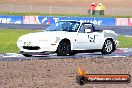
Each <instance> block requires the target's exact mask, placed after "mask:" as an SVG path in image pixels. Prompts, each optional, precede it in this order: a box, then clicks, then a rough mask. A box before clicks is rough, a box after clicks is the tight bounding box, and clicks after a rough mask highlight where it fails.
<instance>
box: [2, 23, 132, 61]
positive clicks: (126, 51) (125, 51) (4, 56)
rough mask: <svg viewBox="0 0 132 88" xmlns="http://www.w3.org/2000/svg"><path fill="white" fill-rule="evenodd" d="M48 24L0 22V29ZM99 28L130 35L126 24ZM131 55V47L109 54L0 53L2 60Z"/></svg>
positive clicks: (42, 26)
mask: <svg viewBox="0 0 132 88" xmlns="http://www.w3.org/2000/svg"><path fill="white" fill-rule="evenodd" d="M47 26H48V25H25V24H22V25H19V24H0V29H45V28H46V27H47ZM97 28H99V29H101V30H102V29H108V30H113V31H115V32H116V33H117V34H119V35H129V36H132V27H127V26H123V27H121V26H98V27H97ZM128 56H132V48H130V49H127V48H126V49H117V50H116V51H115V52H114V53H112V54H109V55H102V54H101V53H81V54H76V55H75V56H57V55H56V54H50V55H45V56H33V57H24V56H22V55H20V54H12V53H8V54H0V60H2V61H16V60H33V59H53V58H54V59H63V58H75V59H78V58H96V57H128Z"/></svg>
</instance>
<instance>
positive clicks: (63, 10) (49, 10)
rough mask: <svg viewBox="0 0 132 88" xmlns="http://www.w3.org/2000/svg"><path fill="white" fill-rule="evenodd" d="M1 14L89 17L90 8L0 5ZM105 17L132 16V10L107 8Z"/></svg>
mask: <svg viewBox="0 0 132 88" xmlns="http://www.w3.org/2000/svg"><path fill="white" fill-rule="evenodd" d="M0 12H19V13H44V14H50V15H52V14H67V15H73V14H78V15H88V7H75V6H70V7H63V6H60V7H59V6H36V5H12V4H0ZM105 15H112V16H131V15H132V10H131V8H124V7H118V8H117V7H116V8H114V7H112V8H106V10H105Z"/></svg>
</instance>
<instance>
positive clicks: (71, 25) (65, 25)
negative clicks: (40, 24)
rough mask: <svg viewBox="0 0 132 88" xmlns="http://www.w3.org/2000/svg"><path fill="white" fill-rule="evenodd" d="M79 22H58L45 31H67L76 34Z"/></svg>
mask: <svg viewBox="0 0 132 88" xmlns="http://www.w3.org/2000/svg"><path fill="white" fill-rule="evenodd" d="M79 25H80V22H76V21H59V22H57V23H54V24H52V25H51V26H49V27H48V28H47V29H46V31H68V32H76V31H77V29H78V27H79Z"/></svg>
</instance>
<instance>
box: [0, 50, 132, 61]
mask: <svg viewBox="0 0 132 88" xmlns="http://www.w3.org/2000/svg"><path fill="white" fill-rule="evenodd" d="M129 56H132V48H120V49H117V50H116V51H115V52H113V53H112V54H107V55H102V54H101V53H79V54H76V55H74V56H57V55H56V54H49V55H39V56H32V57H24V56H23V55H21V54H15V53H6V54H0V61H22V60H48V59H67V58H74V59H79V58H101V57H103V58H104V57H106V58H107V57H129Z"/></svg>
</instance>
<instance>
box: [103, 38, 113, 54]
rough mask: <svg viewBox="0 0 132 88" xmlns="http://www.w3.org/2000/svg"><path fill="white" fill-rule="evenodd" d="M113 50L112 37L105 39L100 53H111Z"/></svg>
mask: <svg viewBox="0 0 132 88" xmlns="http://www.w3.org/2000/svg"><path fill="white" fill-rule="evenodd" d="M113 51H114V42H113V40H112V39H107V40H105V42H104V45H103V48H102V51H101V53H102V54H111V53H112V52H113Z"/></svg>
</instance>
